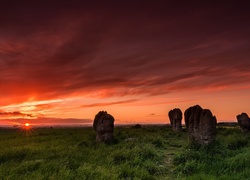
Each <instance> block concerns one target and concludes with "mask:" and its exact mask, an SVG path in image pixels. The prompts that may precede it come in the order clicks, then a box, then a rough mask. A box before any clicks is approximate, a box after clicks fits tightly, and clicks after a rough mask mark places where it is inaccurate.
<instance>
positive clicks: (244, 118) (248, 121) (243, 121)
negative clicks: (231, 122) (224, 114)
mask: <svg viewBox="0 0 250 180" xmlns="http://www.w3.org/2000/svg"><path fill="white" fill-rule="evenodd" d="M236 118H237V121H238V123H239V125H240V128H241V130H242V131H243V132H249V131H250V118H249V117H248V115H247V114H246V113H241V114H239V115H237V116H236Z"/></svg>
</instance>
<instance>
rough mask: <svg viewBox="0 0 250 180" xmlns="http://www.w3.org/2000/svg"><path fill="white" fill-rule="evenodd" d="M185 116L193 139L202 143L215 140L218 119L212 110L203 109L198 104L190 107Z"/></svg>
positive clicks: (190, 137) (189, 133) (190, 136)
mask: <svg viewBox="0 0 250 180" xmlns="http://www.w3.org/2000/svg"><path fill="white" fill-rule="evenodd" d="M184 116H185V124H186V127H187V130H188V135H189V139H190V140H191V141H193V142H196V143H198V144H202V145H204V144H209V143H211V142H212V141H214V139H215V135H216V124H217V120H216V117H215V116H213V115H212V113H211V111H210V110H208V109H202V108H201V107H200V106H199V105H196V106H193V107H190V108H188V109H187V110H186V111H185V113H184Z"/></svg>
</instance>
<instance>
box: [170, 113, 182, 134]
mask: <svg viewBox="0 0 250 180" xmlns="http://www.w3.org/2000/svg"><path fill="white" fill-rule="evenodd" d="M168 117H169V120H170V124H171V127H172V129H173V130H174V131H182V125H181V120H182V112H181V110H180V109H179V108H175V109H173V110H170V111H169V113H168Z"/></svg>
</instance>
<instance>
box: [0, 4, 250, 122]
mask: <svg viewBox="0 0 250 180" xmlns="http://www.w3.org/2000/svg"><path fill="white" fill-rule="evenodd" d="M90 2H91V3H90ZM90 2H89V3H83V2H81V3H80V1H79V2H76V1H75V2H74V1H66V0H65V1H63V0H62V1H46V3H45V1H40V0H38V1H16V2H14V1H7V0H5V2H4V1H1V5H0V126H1V125H14V124H22V123H25V122H27V121H29V123H30V124H33V125H35V124H47V125H53V124H84V123H92V121H93V118H94V116H95V114H97V113H98V111H100V110H106V111H108V113H110V114H112V115H113V116H114V118H115V123H118V124H119V123H169V119H168V116H167V114H168V111H169V110H171V109H173V108H180V109H181V110H182V112H184V111H185V110H186V109H187V108H188V107H190V106H193V105H196V104H199V105H201V106H202V107H203V108H206V109H210V110H211V111H212V113H213V114H214V115H215V116H216V117H217V120H218V121H219V122H221V121H236V115H237V114H240V113H241V112H246V113H248V114H249V115H250V23H249V20H250V12H249V6H248V5H247V2H246V4H244V3H243V1H238V2H237V1H235V2H233V1H230V2H229V1H217V2H214V1H213V2H212V1H211V2H210V1H206V2H205V1H179V3H177V2H176V1H150V2H151V3H148V2H146V1H142V0H139V1H135V2H133V1H131V3H130V2H128V1H124V2H121V1H113V2H112V1H108V2H109V3H107V1H99V2H98V3H97V2H94V1H90ZM173 2H175V3H173ZM191 2H192V3H191ZM27 119H28V120H27Z"/></svg>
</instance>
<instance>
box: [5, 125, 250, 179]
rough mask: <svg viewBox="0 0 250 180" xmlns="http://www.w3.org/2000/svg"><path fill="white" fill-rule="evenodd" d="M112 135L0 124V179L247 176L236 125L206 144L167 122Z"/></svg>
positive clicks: (243, 140) (247, 143)
mask: <svg viewBox="0 0 250 180" xmlns="http://www.w3.org/2000/svg"><path fill="white" fill-rule="evenodd" d="M114 134H115V135H114V136H115V140H114V142H113V143H111V144H104V143H101V144H97V143H95V132H94V130H93V128H58V129H56V128H55V129H49V128H48V129H33V130H32V131H29V132H27V131H20V130H17V129H12V130H11V129H0V179H91V180H92V179H105V180H106V179H145V180H146V179H150V180H151V179H249V174H250V135H249V134H242V133H241V131H240V130H239V129H238V128H237V127H235V128H225V127H219V128H218V135H217V138H216V142H215V143H214V144H211V145H210V146H207V147H200V146H198V145H191V144H189V142H188V137H187V132H185V130H184V131H183V132H173V131H171V129H170V127H167V126H142V127H130V128H128V127H116V128H115V133H114Z"/></svg>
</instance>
